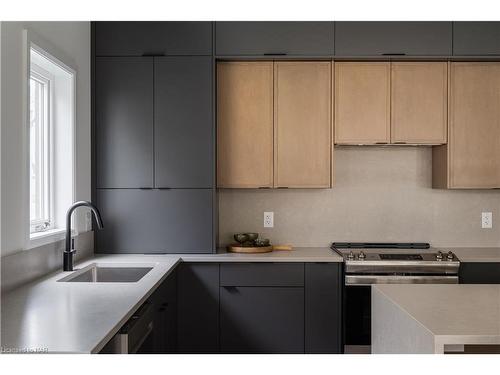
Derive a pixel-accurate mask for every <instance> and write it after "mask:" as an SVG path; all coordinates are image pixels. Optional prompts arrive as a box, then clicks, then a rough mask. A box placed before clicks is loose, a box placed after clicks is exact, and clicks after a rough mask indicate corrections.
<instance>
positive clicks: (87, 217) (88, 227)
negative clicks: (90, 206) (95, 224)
mask: <svg viewBox="0 0 500 375" xmlns="http://www.w3.org/2000/svg"><path fill="white" fill-rule="evenodd" d="M85 229H86V230H88V231H89V230H92V214H91V213H90V211H89V212H85Z"/></svg>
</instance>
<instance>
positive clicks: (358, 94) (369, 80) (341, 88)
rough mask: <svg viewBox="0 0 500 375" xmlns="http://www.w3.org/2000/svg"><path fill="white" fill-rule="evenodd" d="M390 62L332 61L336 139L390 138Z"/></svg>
mask: <svg viewBox="0 0 500 375" xmlns="http://www.w3.org/2000/svg"><path fill="white" fill-rule="evenodd" d="M390 70H391V66H390V63H389V62H336V63H335V142H336V143H338V144H377V143H382V144H384V143H389V141H390V106H391V103H390V93H391V89H390V86H391V85H390V83H391V82H390Z"/></svg>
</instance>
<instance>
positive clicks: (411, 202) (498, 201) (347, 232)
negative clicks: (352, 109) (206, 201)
mask: <svg viewBox="0 0 500 375" xmlns="http://www.w3.org/2000/svg"><path fill="white" fill-rule="evenodd" d="M431 162H432V152H431V148H430V147H399V146H395V147H394V146H392V147H370V146H367V147H338V148H336V150H335V184H334V188H333V189H289V190H258V189H223V190H220V191H219V244H220V245H226V244H227V243H229V242H231V241H232V234H233V233H236V232H245V231H246V232H249V231H251V232H259V233H261V234H262V236H263V237H266V238H270V239H271V241H272V242H273V243H291V244H293V245H294V246H328V245H329V244H330V243H331V242H332V241H423V242H430V243H431V244H432V245H434V246H478V247H482V246H500V221H498V220H500V217H499V216H498V215H499V212H500V210H499V209H500V191H498V190H436V189H432V188H431V172H432V170H431V168H432V167H431ZM264 211H274V228H264V227H263V213H264ZM482 211H491V212H493V229H481V212H482ZM497 223H499V224H497Z"/></svg>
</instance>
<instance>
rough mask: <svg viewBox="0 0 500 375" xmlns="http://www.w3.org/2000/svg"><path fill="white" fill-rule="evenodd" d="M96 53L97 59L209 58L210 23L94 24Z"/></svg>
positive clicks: (149, 22) (129, 22)
mask: <svg viewBox="0 0 500 375" xmlns="http://www.w3.org/2000/svg"><path fill="white" fill-rule="evenodd" d="M95 53H96V56H143V55H211V54H212V23H211V22H185V21H175V22H174V21H169V22H159V21H154V22H153V21H147V22H139V21H119V22H109V21H106V22H96V23H95Z"/></svg>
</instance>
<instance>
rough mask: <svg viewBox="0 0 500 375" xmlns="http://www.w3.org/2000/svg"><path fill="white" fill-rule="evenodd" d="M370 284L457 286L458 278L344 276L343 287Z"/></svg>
mask: <svg viewBox="0 0 500 375" xmlns="http://www.w3.org/2000/svg"><path fill="white" fill-rule="evenodd" d="M372 284H458V276H456V275H455V276H429V275H404V276H401V275H345V285H353V286H366V285H372Z"/></svg>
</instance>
